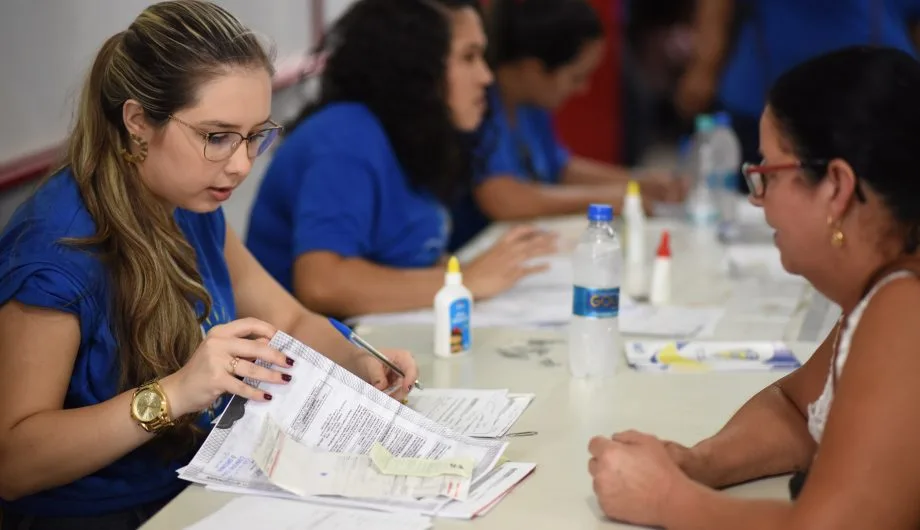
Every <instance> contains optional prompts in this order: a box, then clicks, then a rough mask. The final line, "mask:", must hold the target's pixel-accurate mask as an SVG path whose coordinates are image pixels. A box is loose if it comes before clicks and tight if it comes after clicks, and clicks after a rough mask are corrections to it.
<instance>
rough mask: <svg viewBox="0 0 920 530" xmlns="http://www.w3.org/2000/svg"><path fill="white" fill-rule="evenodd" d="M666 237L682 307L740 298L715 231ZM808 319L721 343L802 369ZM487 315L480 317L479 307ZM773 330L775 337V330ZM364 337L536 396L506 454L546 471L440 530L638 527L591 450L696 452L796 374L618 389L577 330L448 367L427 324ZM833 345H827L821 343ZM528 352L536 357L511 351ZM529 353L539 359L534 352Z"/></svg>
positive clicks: (184, 512) (623, 383) (154, 524)
mask: <svg viewBox="0 0 920 530" xmlns="http://www.w3.org/2000/svg"><path fill="white" fill-rule="evenodd" d="M583 226H584V223H583V222H582V221H581V220H579V219H575V220H573V219H563V220H558V221H556V222H553V223H549V224H547V227H548V228H552V229H555V230H558V231H560V233H562V234H563V237H564V239H565V240H566V241H572V240H573V237H575V236H577V233H578V232H579V231H580V229H581V228H582V227H583ZM662 228H667V229H669V230H671V232H672V242H673V251H674V267H673V269H674V279H673V284H674V299H675V302H676V303H682V304H699V305H706V304H719V303H724V302H725V301H726V300H728V299H730V298H731V296H732V293H733V288H735V287H737V286H738V282H736V281H735V280H732V279H731V278H730V277H729V275H728V274H726V272H725V270H724V267H723V264H724V257H725V249H724V247H722V246H721V245H718V244H717V243H716V242H715V239H714V237H713V235H712V234H711V233H701V232H700V231H699V230H693V229H689V228H687V227H684V226H683V225H681V224H680V223H672V222H669V221H660V222H659V221H653V222H650V223H649V234H648V235H649V240H650V244H654V242H657V238H658V233H660V230H661V229H662ZM498 233H499V231H498V229H493V230H491V231H490V232H489V233H487V234H486V235H485V236H484V237H482V238H480V239H479V240H477V241H476V242H474V243H473V244H472V245H471V246H470V248H469V249H467V256H469V255H470V254H474V253H475V252H476V250H477V249H476V246H477V245H479V248H482V247H483V246H485V245H487V244H488V241H489V240H490V238H491V239H494V238H495V237H497V234H498ZM652 248H654V247H652ZM803 297H804V300H805V301H804V302H803V303H802V304H801V307H799V308H798V310H797V314H796V316H795V317H794V318H793V319H792V320H791V321H790V322H788V323H786V322H784V323H783V325H782V326H776V325H775V324H776V322H773V321H771V320H770V319H766V320H764V321H762V322H754V323H751V322H743V321H728V322H727V323H726V324H725V325H720V326H719V328H717V333H716V336H715V338H717V339H718V338H731V339H734V338H737V336H744V335H746V334H748V333H760V334H764V333H767V334H770V333H772V334H775V335H777V336H775V337H758V338H773V339H774V340H785V341H786V343H787V345H789V346H790V347H791V348H792V349H793V351H794V352H795V354H796V355H797V356H798V357H799V359H800V360H802V361H804V360H805V359H806V358H807V357H808V356H810V355H811V352H812V349H813V348H814V346H815V344H814V343H813V342H796V341H793V340H792V338H794V337H797V336H798V334H797V330H796V327H797V326H800V325H801V322H802V321H803V320H804V319H805V316H804V315H805V313H806V312H807V307H808V304H807V299H808V294H807V289H806V291H805V294H803ZM474 316H475V309H474ZM771 322H772V323H773V324H774V325H775V326H774V327H775V329H769V326H767V327H764V326H765V325H766V324H769V323H771ZM360 331H361V334H362V336H363V337H364V338H365V339H367V340H368V341H369V342H371V343H372V344H374V345H375V346H377V347H384V348H386V347H399V348H407V349H409V350H411V351H412V352H413V353H414V354H415V356H416V359H417V361H418V364H419V370H420V377H419V379H420V381H421V382H422V383H423V384H424V385H425V386H426V388H478V389H508V390H510V391H512V392H526V393H533V394H535V396H536V397H535V399H534V401H533V403H532V404H531V405H530V407H529V408H528V409H527V411H525V413H524V414H523V416H521V418H520V420H519V421H518V422H517V423H516V424H515V426H514V427H513V428H512V430H513V431H537V433H538V434H537V435H535V436H532V437H522V438H511V439H510V440H511V441H510V444H509V447H508V449H507V451H506V453H505V455H506V456H507V457H508V458H510V459H511V460H512V461H515V462H532V463H536V464H537V467H536V470H535V472H534V473H533V474H532V475H531V476H529V477H528V478H527V479H525V480H524V481H523V482H522V483H520V484H519V485H518V486H517V488H516V489H515V490H514V491H513V492H512V493H511V494H510V495H508V496H507V497H506V498H505V499H503V500H502V501H501V502H500V503H499V504H498V505H497V506H496V507H495V508H494V509H493V510H492V511H491V512H489V513H488V514H486V515H485V516H483V517H481V518H477V519H474V520H473V521H453V520H447V519H435V520H434V527H435V528H437V529H450V528H461V527H469V526H472V527H475V528H482V529H488V528H534V529H537V528H595V527H597V528H628V527H629V526H628V525H623V524H619V523H615V522H612V521H609V520H607V519H606V518H605V517H604V516H603V514H601V512H600V510H599V508H598V506H597V503H596V501H595V499H594V494H593V492H592V489H591V478H590V475H589V474H588V471H587V465H588V452H587V445H588V441H589V440H590V438H591V437H592V436H595V435H610V434H612V433H615V432H618V431H622V430H627V429H637V430H640V431H644V432H648V433H651V434H654V435H656V436H658V437H660V438H664V439H670V440H675V441H677V442H681V443H684V444H688V445H689V444H693V443H695V442H697V441H699V440H700V439H702V438H705V437H707V436H710V435H712V434H713V433H715V432H716V431H717V430H718V429H719V428H720V427H721V426H722V425H724V423H725V422H726V421H727V420H728V419H729V418H730V416H731V415H732V414H733V413H734V412H735V411H736V410H737V409H738V407H740V406H741V405H742V404H743V403H744V402H745V401H746V400H747V399H748V398H750V397H751V396H752V395H754V394H755V393H757V392H758V391H759V390H761V389H762V388H763V387H765V386H767V385H769V384H770V383H772V382H773V381H775V380H776V379H778V378H780V377H782V376H783V375H785V373H784V372H745V373H739V372H733V373H729V372H712V373H686V374H676V373H647V372H646V373H642V372H635V371H632V370H630V369H628V367H626V366H622V367H621V369H620V370H619V371H618V372H617V374H616V375H615V376H613V377H612V378H609V379H597V380H592V379H586V380H585V379H573V378H571V377H570V376H569V373H568V368H567V365H566V356H567V349H566V333H565V329H564V328H562V329H558V328H557V329H515V328H486V329H476V330H475V331H474V333H473V350H472V351H471V352H470V354H468V355H467V356H465V357H461V358H454V359H439V358H435V357H434V356H433V355H432V354H431V350H432V341H433V337H432V335H433V330H432V329H431V327H430V326H424V325H395V326H379V327H374V326H367V327H364V328H362V329H361V330H360ZM821 338H823V337H821ZM509 346H516V347H517V351H518V352H520V351H524V352H525V354H524V355H520V354H517V355H513V356H512V355H507V354H504V353H503V351H504V350H506V349H507V348H508V347H509ZM528 348H529V349H528ZM787 482H788V477H777V478H771V479H766V480H761V481H756V482H752V483H749V484H745V485H743V486H739V487H735V488H731V489H729V490H728V491H729V493H730V494H732V495H738V496H746V497H767V498H788V489H787ZM232 497H233V496H232V495H230V494H225V493H216V492H211V491H208V490H205V489H204V488H202V487H200V486H197V485H193V486H190V487H189V488H187V489H186V490H185V491H184V492H183V493H182V494H180V495H179V496H178V497H177V498H176V499H174V500H173V501H172V502H171V503H170V504H168V505H167V506H166V507H165V508H164V509H163V510H162V511H161V512H159V513H158V514H157V515H156V516H154V517H153V518H152V519H151V520H150V521H148V523H147V524H146V525H145V526H144V527H143V528H144V529H145V530H166V529H170V530H175V529H179V528H184V527H185V526H188V525H190V524H193V523H194V522H196V521H198V520H200V519H202V518H203V517H205V516H207V515H208V514H210V513H212V512H213V511H215V510H216V509H218V508H219V507H220V506H222V505H223V504H225V503H226V502H228V501H229V499H231V498H232Z"/></svg>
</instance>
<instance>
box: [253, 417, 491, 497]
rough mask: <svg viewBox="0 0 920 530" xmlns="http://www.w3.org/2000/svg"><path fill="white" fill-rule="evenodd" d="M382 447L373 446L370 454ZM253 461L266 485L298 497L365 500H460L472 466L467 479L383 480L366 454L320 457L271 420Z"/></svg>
mask: <svg viewBox="0 0 920 530" xmlns="http://www.w3.org/2000/svg"><path fill="white" fill-rule="evenodd" d="M381 448H382V446H375V449H381ZM385 451H386V450H385V449H383V452H384V453H385ZM254 459H255V461H256V463H257V465H258V466H259V468H260V469H261V470H262V472H263V473H265V474H266V475H267V476H268V478H269V480H271V481H272V482H273V483H274V484H276V485H277V486H279V487H281V488H284V489H285V490H287V491H290V492H292V493H295V494H297V495H299V496H302V497H309V496H312V495H337V496H341V497H353V498H364V499H402V500H413V499H416V498H421V497H438V496H443V497H447V498H451V499H455V500H465V499H466V496H467V493H469V489H470V483H471V481H470V473H471V471H472V469H471V468H472V465H473V464H472V461H471V460H470V461H469V462H470V463H469V464H466V465H468V466H469V467H467V468H466V472H467V474H466V476H455V475H436V476H431V477H420V476H406V475H386V474H383V473H381V472H380V471H379V470H378V469H377V468H376V466H375V464H376V463H377V460H372V458H371V457H369V456H367V455H359V454H347V453H329V452H321V451H317V450H315V449H311V448H309V447H307V446H304V445H301V444H299V443H298V442H297V441H296V440H294V439H293V438H291V437H290V436H288V435H287V434H285V432H284V431H283V430H282V429H281V428H280V427H279V426H278V425H277V424H275V422H274V421H273V420H272V419H271V417H270V416H266V417H265V423H264V425H263V430H262V434H261V437H260V440H259V445H258V447H256V451H255V455H254ZM429 462H430V463H435V464H436V463H438V462H444V461H429ZM409 471H411V470H409Z"/></svg>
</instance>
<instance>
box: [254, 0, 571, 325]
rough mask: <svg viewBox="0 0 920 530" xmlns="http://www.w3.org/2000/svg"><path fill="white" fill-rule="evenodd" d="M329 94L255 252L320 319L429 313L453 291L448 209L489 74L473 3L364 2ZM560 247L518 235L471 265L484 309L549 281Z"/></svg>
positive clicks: (291, 162)
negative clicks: (447, 287)
mask: <svg viewBox="0 0 920 530" xmlns="http://www.w3.org/2000/svg"><path fill="white" fill-rule="evenodd" d="M327 43H328V48H329V49H328V53H329V54H330V55H329V57H328V59H327V61H326V69H325V72H324V74H323V81H322V87H321V96H320V99H319V101H318V102H316V103H315V104H313V105H310V106H308V107H307V108H306V109H305V111H304V112H303V113H302V116H301V117H300V119H299V120H298V123H297V125H296V127H295V128H294V129H293V130H292V131H291V133H290V135H289V136H288V137H287V138H286V139H285V141H284V143H283V144H282V145H281V147H280V148H279V149H278V151H277V153H276V154H275V156H274V158H273V160H272V163H271V166H270V167H269V169H268V172H267V173H266V175H265V179H264V181H263V182H262V185H261V189H260V190H259V194H258V196H257V198H256V202H255V205H254V206H253V211H252V218H251V221H250V229H249V234H248V238H247V246H248V247H249V249H250V250H251V251H252V253H253V254H254V255H255V257H256V258H257V259H258V260H259V261H260V262H261V263H262V264H263V265H264V266H265V268H266V269H268V271H269V272H270V273H271V274H272V275H273V276H274V277H275V278H276V279H277V280H278V281H279V282H281V283H282V284H283V285H284V286H286V287H287V288H288V289H290V290H291V291H292V292H293V293H294V294H295V295H296V296H297V297H298V298H299V299H300V300H301V301H302V302H304V303H305V304H306V305H307V306H308V307H310V308H311V309H313V310H315V311H320V312H324V313H328V314H333V315H336V316H340V317H350V316H356V315H363V314H368V313H385V312H394V311H403V310H410V309H417V308H422V307H430V306H431V304H432V301H433V300H434V296H435V294H436V292H437V291H438V289H439V288H440V287H441V285H443V282H444V267H443V262H442V258H443V256H444V251H445V247H446V245H447V241H448V238H449V236H450V233H451V230H452V227H451V219H450V216H449V214H448V212H447V210H446V208H445V206H444V205H445V204H448V203H449V202H450V201H451V200H452V198H453V197H454V196H455V194H456V192H457V191H458V190H459V189H461V188H462V185H463V183H464V181H465V180H466V179H468V178H469V167H470V162H471V161H470V156H469V152H468V149H466V148H465V146H464V143H463V138H462V137H461V133H462V132H464V131H472V130H474V129H475V128H476V127H477V126H478V125H479V123H480V121H481V119H482V115H483V111H484V109H485V87H486V86H487V85H488V84H489V83H490V82H491V81H492V74H491V73H490V71H489V69H488V67H487V66H486V64H485V61H484V59H483V52H484V50H485V47H486V41H485V36H484V34H483V28H482V22H481V20H480V17H479V12H478V10H477V8H476V1H475V0H436V1H423V0H409V1H405V2H393V1H392V0H360V1H359V2H357V3H356V4H354V6H352V8H351V9H350V10H349V11H348V12H346V13H345V14H344V15H343V17H342V18H341V19H340V21H339V22H338V23H337V24H336V26H335V28H333V30H332V32H331V34H330V36H329V38H328V39H327ZM553 250H554V240H553V238H552V237H550V236H548V235H545V234H542V233H540V232H538V231H536V230H535V229H532V228H526V227H521V228H518V229H516V230H512V231H511V232H509V233H508V234H507V235H506V236H505V237H504V238H503V239H502V240H501V241H500V242H499V243H498V244H497V245H496V246H494V247H493V248H492V249H491V250H489V251H487V252H486V253H485V254H484V255H483V256H482V257H480V258H479V259H477V260H475V261H473V262H472V263H470V264H469V265H468V266H466V267H465V271H464V281H465V283H466V285H467V286H468V287H469V288H470V290H471V291H472V293H473V296H474V297H476V298H484V297H488V296H492V295H494V294H496V293H498V292H501V291H503V290H505V289H507V288H509V287H511V286H512V285H514V284H515V283H516V282H517V281H518V280H519V279H520V278H522V277H523V276H525V275H527V274H529V273H531V272H534V271H537V270H540V269H541V268H540V267H535V266H532V265H530V264H528V263H527V260H528V259H530V258H532V257H535V256H539V255H541V254H544V253H547V252H551V251H553Z"/></svg>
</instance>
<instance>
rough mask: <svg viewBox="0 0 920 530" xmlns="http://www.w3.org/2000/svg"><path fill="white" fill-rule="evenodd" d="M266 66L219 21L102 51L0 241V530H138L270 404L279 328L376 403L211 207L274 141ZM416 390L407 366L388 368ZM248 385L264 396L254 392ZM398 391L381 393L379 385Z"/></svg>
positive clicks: (190, 19)
mask: <svg viewBox="0 0 920 530" xmlns="http://www.w3.org/2000/svg"><path fill="white" fill-rule="evenodd" d="M271 70H272V65H271V62H270V59H269V57H268V56H267V54H266V53H265V51H264V50H263V48H262V47H261V46H260V45H259V43H258V41H257V40H256V38H255V37H254V36H253V34H252V33H251V32H249V31H248V30H247V29H246V28H244V27H243V26H241V25H240V23H239V22H238V21H237V20H236V19H235V18H233V17H232V16H231V15H230V14H229V13H227V12H226V11H224V10H223V9H221V8H219V7H217V6H215V5H213V4H210V3H207V2H198V1H190V0H179V1H174V2H164V3H160V4H156V5H153V6H151V7H149V8H148V9H146V10H145V11H144V12H143V13H141V14H140V15H139V16H138V18H137V19H135V20H134V22H133V23H132V24H131V25H130V26H129V27H128V29H127V30H125V31H122V32H120V33H118V34H116V35H114V36H112V37H111V38H109V39H108V40H107V41H106V42H105V44H103V46H102V48H101V50H100V51H99V53H98V55H97V57H96V59H95V62H94V63H93V66H92V69H91V71H90V73H89V77H88V79H87V81H86V84H85V86H84V88H83V93H82V96H81V99H80V103H79V107H78V109H77V114H76V116H77V119H76V124H75V128H74V130H73V132H72V135H71V137H70V142H69V150H68V154H67V157H66V163H65V165H64V167H63V168H62V169H61V170H60V171H58V172H57V173H56V174H55V175H53V176H52V177H51V178H50V179H49V180H48V181H47V182H46V183H44V184H43V185H42V186H41V187H40V188H39V189H38V191H37V192H36V193H35V195H34V196H33V197H31V198H30V199H29V200H28V201H27V202H26V203H24V204H23V205H22V206H21V207H20V208H19V209H18V210H17V212H16V213H15V214H14V216H13V218H12V220H11V221H10V222H9V224H8V226H7V227H6V229H5V230H4V232H3V233H2V236H0V264H2V265H0V403H3V406H2V407H0V498H2V505H0V506H2V523H0V524H2V528H3V529H4V530H6V529H22V528H34V529H64V528H93V529H95V530H105V529H122V528H136V527H137V526H138V525H140V524H141V522H142V521H143V520H144V519H145V518H147V517H149V516H150V515H151V514H152V513H153V512H155V511H156V510H157V509H158V508H159V507H160V506H162V505H163V504H164V503H165V502H167V501H168V500H169V499H170V498H172V496H174V495H175V494H176V493H178V491H179V490H180V489H181V488H182V487H183V486H184V484H183V483H182V482H181V481H180V480H179V479H178V478H177V476H176V469H177V468H178V467H180V466H182V465H184V464H185V463H187V462H188V460H189V458H190V457H191V456H192V455H193V454H194V450H195V449H196V442H200V440H201V436H202V435H203V434H204V433H205V432H206V431H207V429H208V428H209V427H210V423H211V420H212V419H213V418H214V417H215V415H217V414H219V413H220V412H221V410H222V407H223V406H224V404H225V399H224V398H223V396H225V395H226V394H236V395H239V396H242V397H245V398H248V399H250V400H258V401H262V400H269V399H271V393H272V389H273V388H277V386H276V385H283V384H287V383H288V382H289V381H290V378H289V377H288V376H286V375H283V374H282V372H281V371H279V370H276V369H271V368H265V367H260V366H257V365H256V364H255V361H256V360H262V361H266V362H268V363H271V365H274V366H285V365H286V364H290V360H288V359H286V358H285V357H284V355H282V354H281V353H280V352H278V351H275V350H272V349H270V348H269V347H268V340H269V339H270V338H271V337H272V336H273V335H274V334H275V332H276V330H278V329H283V330H285V331H288V332H290V333H292V334H294V335H296V336H298V337H299V338H300V339H301V340H305V341H306V342H308V343H309V344H310V345H311V346H313V347H314V348H315V349H317V350H319V351H321V352H323V353H324V354H326V355H328V356H329V357H331V358H332V359H334V360H335V361H337V362H339V363H340V364H342V365H343V366H345V367H346V368H348V369H350V370H351V371H353V372H355V373H356V374H358V375H360V376H362V377H363V378H364V379H366V380H368V381H370V382H373V383H374V384H375V385H377V386H378V388H386V387H388V386H389V385H390V384H392V382H393V381H395V379H394V378H393V374H391V373H385V372H384V369H383V367H382V366H381V365H380V363H378V362H377V361H376V360H373V359H372V358H371V357H369V356H367V355H366V354H361V353H360V352H359V351H358V350H357V349H355V348H353V347H352V346H351V345H350V344H349V343H348V342H347V341H346V340H345V339H344V338H343V337H341V335H339V334H338V333H337V332H336V331H335V330H334V328H332V327H331V326H330V325H329V324H328V321H326V320H325V319H324V318H322V317H320V316H318V315H315V314H313V313H310V312H308V311H307V310H305V309H304V308H303V306H301V305H300V304H299V303H298V302H297V301H296V300H295V299H294V298H292V297H291V296H290V295H288V294H287V292H286V291H285V290H284V289H283V288H282V287H281V286H279V285H278V284H277V283H276V282H275V281H274V280H273V279H272V278H271V277H270V276H269V275H268V274H266V273H265V271H264V270H263V269H262V268H261V267H260V266H259V265H258V263H257V262H256V261H255V259H253V258H252V256H251V255H250V254H249V252H248V251H247V250H246V249H245V247H244V246H243V245H242V243H241V242H240V240H239V239H238V238H237V236H236V235H235V234H234V233H233V231H232V230H231V229H230V228H229V227H228V226H227V225H226V223H225V221H224V216H223V213H222V211H221V209H220V206H221V203H222V202H223V201H225V200H226V199H227V198H228V197H229V196H230V194H231V192H232V191H233V189H234V188H235V187H236V186H238V185H239V184H240V183H241V182H242V181H243V180H244V179H245V178H246V176H247V174H248V173H249V170H250V168H251V166H252V159H253V158H254V157H255V156H257V155H259V154H261V153H262V152H264V151H265V149H266V148H267V147H268V146H269V145H270V144H271V143H272V141H273V140H274V139H275V137H276V136H277V135H278V132H279V127H278V126H277V125H275V124H274V123H273V122H272V121H271V120H270V119H269V111H270V108H271ZM391 355H393V357H394V358H395V359H394V360H395V361H396V362H397V363H398V364H400V365H401V367H403V369H404V370H405V371H406V375H407V377H408V380H407V381H404V382H403V384H402V387H401V389H400V391H399V392H398V395H397V396H396V397H401V396H404V395H405V394H406V392H408V386H407V385H408V384H409V382H408V381H409V380H411V381H414V378H415V374H416V369H415V365H414V362H413V361H412V358H411V356H410V355H409V354H408V353H406V352H391ZM240 377H251V378H254V379H257V380H260V381H263V382H265V383H267V384H265V385H263V387H262V388H263V389H256V388H255V387H253V386H250V385H247V384H245V383H244V382H243V381H242V379H241V378H240ZM388 379H390V381H388Z"/></svg>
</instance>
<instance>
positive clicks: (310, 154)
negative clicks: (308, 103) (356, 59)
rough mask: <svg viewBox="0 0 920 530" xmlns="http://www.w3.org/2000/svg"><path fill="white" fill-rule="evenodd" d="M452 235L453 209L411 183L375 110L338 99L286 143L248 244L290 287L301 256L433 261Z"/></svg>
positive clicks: (255, 211)
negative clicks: (320, 254)
mask: <svg viewBox="0 0 920 530" xmlns="http://www.w3.org/2000/svg"><path fill="white" fill-rule="evenodd" d="M449 234H450V216H449V213H448V211H447V209H446V208H445V207H444V206H443V205H442V204H441V203H440V201H438V200H437V199H436V198H435V197H434V196H433V195H432V194H431V193H429V192H427V191H424V190H420V189H416V188H414V187H413V186H412V185H411V184H410V183H409V180H408V178H407V177H406V174H405V172H404V170H403V168H402V165H401V164H400V162H399V160H398V159H397V157H396V153H395V152H394V151H393V147H392V146H391V144H390V141H389V139H388V138H387V135H386V132H385V131H384V129H383V126H382V125H381V124H380V122H379V121H378V119H377V117H376V116H375V115H374V114H373V113H372V112H371V111H370V109H368V108H367V107H366V106H365V105H363V104H360V103H332V104H329V105H326V106H325V107H324V108H322V109H320V110H319V111H317V112H316V113H315V114H313V115H311V116H310V117H308V118H307V119H306V120H305V121H303V122H302V123H300V124H299V125H298V126H297V127H295V128H294V130H293V131H291V133H290V135H289V136H288V137H287V138H286V139H285V140H284V142H283V143H282V144H281V146H280V147H279V148H278V150H277V152H276V153H275V155H274V157H273V159H272V162H271V164H270V166H269V168H268V170H267V171H266V173H265V176H264V178H263V180H262V183H261V187H260V188H259V192H258V195H257V196H256V199H255V202H254V204H253V207H252V217H251V219H250V221H249V233H248V235H247V238H246V244H247V246H248V247H249V249H250V251H251V252H252V253H253V255H254V256H255V257H256V259H258V260H259V261H260V262H261V263H262V266H263V267H265V268H266V269H267V270H268V272H269V273H270V274H271V275H272V276H274V277H275V278H276V279H277V280H278V281H279V282H280V283H281V284H282V285H284V286H285V287H286V288H287V289H288V290H289V291H290V290H293V281H294V277H293V266H294V261H295V260H296V259H297V258H298V257H299V256H301V255H302V254H305V253H307V252H314V251H327V252H333V253H335V254H338V255H340V256H343V257H346V258H362V259H365V260H368V261H371V262H374V263H377V264H380V265H385V266H389V267H396V268H416V267H431V266H434V265H435V264H436V263H437V262H438V260H439V259H440V258H441V257H442V256H443V254H444V250H445V248H446V246H447V239H448V237H449Z"/></svg>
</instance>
